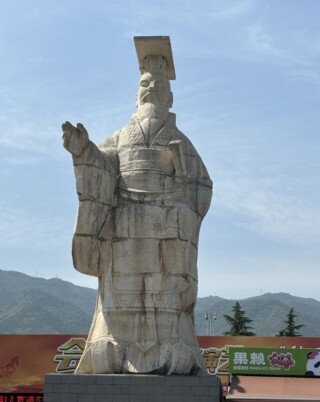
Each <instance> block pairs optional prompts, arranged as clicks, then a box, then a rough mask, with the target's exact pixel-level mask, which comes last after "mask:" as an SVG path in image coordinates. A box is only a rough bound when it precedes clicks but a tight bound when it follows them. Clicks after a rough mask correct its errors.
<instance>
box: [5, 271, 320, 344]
mask: <svg viewBox="0 0 320 402" xmlns="http://www.w3.org/2000/svg"><path fill="white" fill-rule="evenodd" d="M96 296H97V291H96V290H94V289H90V288H86V287H81V286H76V285H74V284H72V283H70V282H66V281H63V280H61V279H58V278H53V279H43V278H37V277H32V276H28V275H26V274H23V273H21V272H17V271H6V270H0V333H1V334H87V333H88V331H89V328H90V324H91V321H92V317H93V312H94V308H95V303H96ZM238 301H239V303H240V305H241V308H242V309H243V310H244V311H245V312H246V316H248V317H249V318H251V319H252V320H253V322H252V323H251V325H252V327H253V331H254V332H255V333H256V335H259V336H274V335H276V334H277V333H278V332H279V331H280V330H281V329H283V328H284V327H285V324H284V320H286V319H287V314H288V312H289V310H290V308H291V307H293V308H294V312H295V313H296V314H297V318H296V322H297V324H303V325H304V326H303V327H302V328H301V329H300V333H301V335H303V336H315V337H316V336H320V302H319V301H317V300H315V299H311V298H302V297H296V296H292V295H290V294H287V293H266V294H263V295H261V296H255V297H250V298H247V299H241V300H238ZM235 302H236V300H229V299H224V298H221V297H218V296H208V297H201V298H198V301H197V304H196V308H195V326H196V332H197V335H207V334H208V321H209V320H206V319H205V317H206V314H208V316H210V314H211V316H212V317H216V319H214V318H213V319H212V326H211V335H222V334H223V332H225V331H227V330H228V329H229V326H228V324H227V322H226V320H225V319H224V317H223V316H224V314H227V315H232V306H233V305H234V304H235Z"/></svg>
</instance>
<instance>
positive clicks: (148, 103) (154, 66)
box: [137, 56, 173, 117]
mask: <svg viewBox="0 0 320 402" xmlns="http://www.w3.org/2000/svg"><path fill="white" fill-rule="evenodd" d="M172 102H173V95H172V92H171V89H170V82H169V79H168V75H167V70H166V59H165V58H164V57H162V56H148V57H146V58H145V64H144V71H143V72H142V75H141V78H140V82H139V89H138V94H137V107H138V114H140V115H143V116H146V117H147V115H148V116H152V115H156V116H157V117H166V116H165V115H167V114H168V112H169V108H171V107H172Z"/></svg>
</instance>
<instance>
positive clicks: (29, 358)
mask: <svg viewBox="0 0 320 402" xmlns="http://www.w3.org/2000/svg"><path fill="white" fill-rule="evenodd" d="M197 339H198V343H199V346H200V349H201V352H202V356H203V358H204V360H205V364H206V367H207V371H208V374H210V375H216V376H217V377H219V378H220V380H221V382H222V385H223V388H224V391H226V390H227V387H228V384H229V358H230V355H229V354H230V350H231V346H234V347H239V348H240V349H241V351H242V352H243V351H244V349H245V348H255V349H259V348H262V349H263V348H273V349H274V350H275V351H277V350H278V349H280V350H282V351H283V350H285V348H292V349H290V352H292V350H293V349H297V350H298V349H300V348H308V349H312V351H313V353H314V354H313V355H310V357H309V360H308V361H309V366H310V367H311V366H312V364H313V368H312V367H311V368H310V367H309V366H308V361H307V360H306V359H307V358H306V356H305V355H306V353H305V354H304V355H303V362H304V363H302V365H306V364H307V366H308V367H309V368H308V370H305V372H306V371H312V370H313V371H314V372H315V373H316V369H319V366H320V363H318V360H317V358H318V355H316V354H315V353H317V352H320V350H319V351H318V350H315V349H320V338H307V337H296V338H295V337H291V338H289V337H258V336H234V337H231V336H198V337H197ZM85 343H86V335H82V334H80V335H79V334H78V335H77V334H71V335H0V345H1V347H0V402H42V401H43V390H44V376H45V374H46V373H60V374H62V375H68V374H72V373H73V372H74V370H75V369H76V367H77V365H78V362H79V360H80V357H81V355H82V352H83V349H84V347H85ZM311 353H312V352H311ZM294 356H295V355H294ZM312 356H313V358H311V357H312ZM293 359H294V360H295V361H298V360H299V359H300V356H298V355H297V357H293ZM316 366H317V367H316ZM233 368H234V367H233ZM284 370H285V369H284ZM290 375H291V374H290ZM310 375H311V374H310ZM315 375H317V374H315Z"/></svg>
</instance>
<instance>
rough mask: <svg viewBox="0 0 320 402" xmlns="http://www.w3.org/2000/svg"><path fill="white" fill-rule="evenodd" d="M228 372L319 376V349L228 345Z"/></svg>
mask: <svg viewBox="0 0 320 402" xmlns="http://www.w3.org/2000/svg"><path fill="white" fill-rule="evenodd" d="M229 372H230V373H232V374H246V375H268V376H275V375H276V376H301V377H305V376H320V351H319V350H314V349H300V348H299V349H289V348H246V347H242V348H235V347H230V348H229Z"/></svg>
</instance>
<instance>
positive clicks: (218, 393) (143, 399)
mask: <svg viewBox="0 0 320 402" xmlns="http://www.w3.org/2000/svg"><path fill="white" fill-rule="evenodd" d="M220 401H222V387H221V383H220V380H219V379H218V378H217V377H214V376H199V377H198V376H158V375H143V374H136V375H132V374H128V375H127V374H79V375H78V374H47V375H46V377H45V390H44V402H220Z"/></svg>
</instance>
